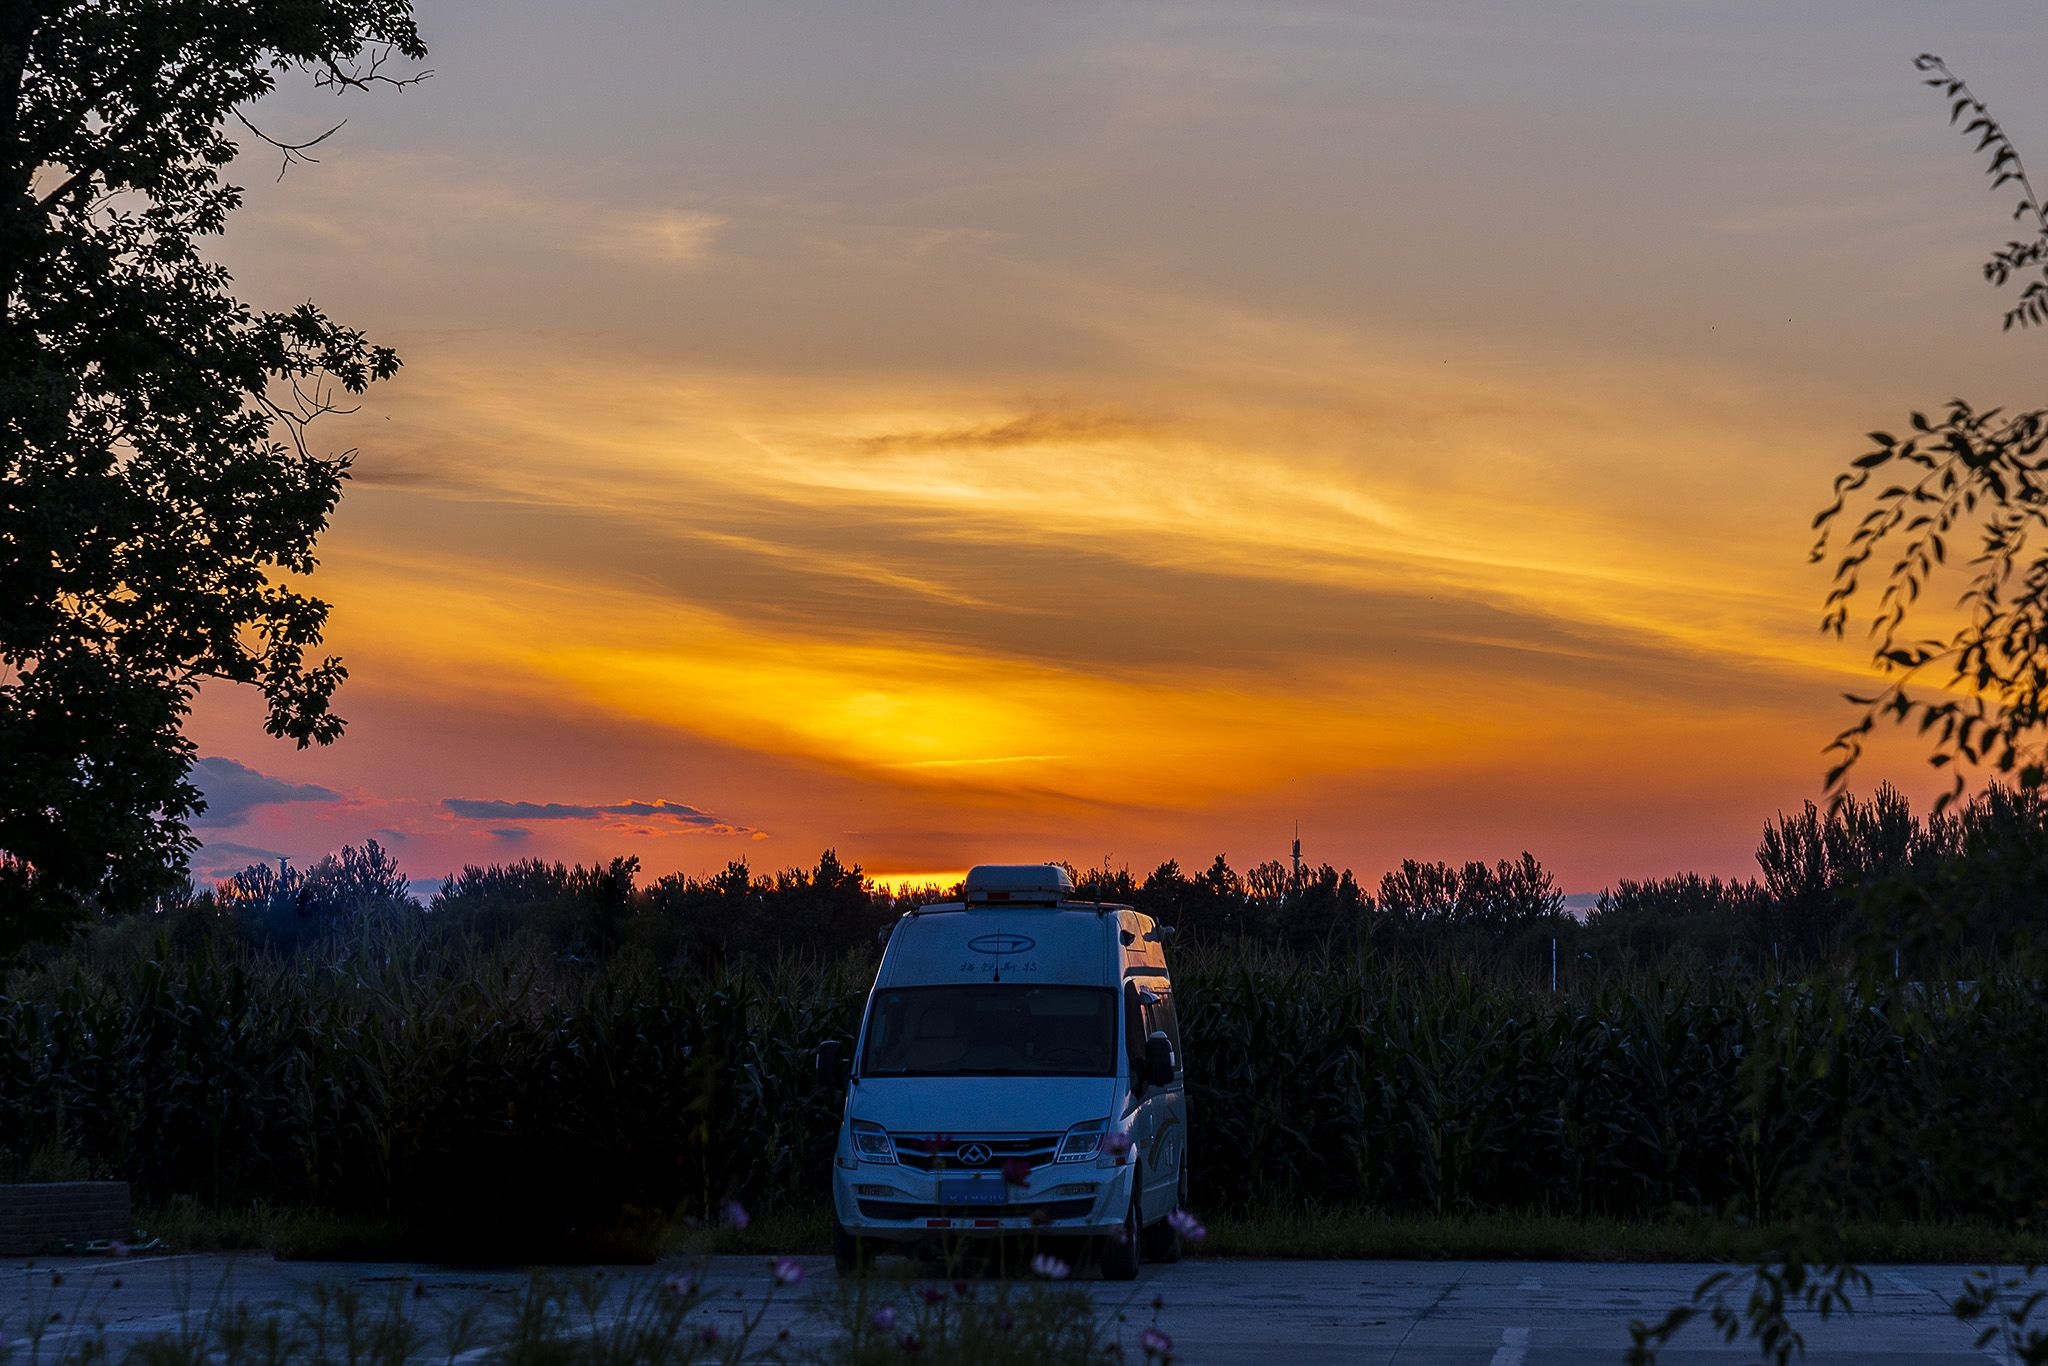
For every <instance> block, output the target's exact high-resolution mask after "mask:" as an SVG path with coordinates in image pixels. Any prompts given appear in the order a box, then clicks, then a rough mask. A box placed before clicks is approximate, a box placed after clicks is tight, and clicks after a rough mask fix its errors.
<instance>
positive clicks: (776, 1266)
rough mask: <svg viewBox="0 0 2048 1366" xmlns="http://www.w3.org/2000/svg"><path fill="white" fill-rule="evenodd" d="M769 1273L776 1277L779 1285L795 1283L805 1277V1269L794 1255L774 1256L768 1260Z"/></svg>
mask: <svg viewBox="0 0 2048 1366" xmlns="http://www.w3.org/2000/svg"><path fill="white" fill-rule="evenodd" d="M768 1274H769V1275H771V1276H773V1277H774V1278H775V1283H776V1284H777V1285H795V1284H796V1283H797V1282H798V1281H800V1280H802V1279H803V1278H804V1269H803V1268H802V1267H800V1266H798V1265H797V1262H796V1258H794V1257H772V1258H770V1259H769V1261H768Z"/></svg>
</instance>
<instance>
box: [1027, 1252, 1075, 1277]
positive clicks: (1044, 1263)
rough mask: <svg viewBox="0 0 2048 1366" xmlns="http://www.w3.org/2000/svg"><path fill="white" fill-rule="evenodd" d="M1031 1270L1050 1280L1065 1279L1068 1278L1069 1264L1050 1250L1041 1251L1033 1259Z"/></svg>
mask: <svg viewBox="0 0 2048 1366" xmlns="http://www.w3.org/2000/svg"><path fill="white" fill-rule="evenodd" d="M1031 1270H1032V1272H1033V1273H1034V1274H1035V1275H1039V1276H1043V1277H1044V1278H1045V1279H1046V1280H1049V1281H1063V1280H1065V1279H1066V1278H1067V1271H1068V1267H1067V1264H1066V1263H1065V1262H1063V1261H1061V1260H1060V1259H1059V1258H1057V1257H1055V1256H1053V1255H1052V1254H1051V1253H1049V1252H1041V1253H1039V1254H1038V1255H1037V1256H1036V1257H1033V1258H1032V1259H1031Z"/></svg>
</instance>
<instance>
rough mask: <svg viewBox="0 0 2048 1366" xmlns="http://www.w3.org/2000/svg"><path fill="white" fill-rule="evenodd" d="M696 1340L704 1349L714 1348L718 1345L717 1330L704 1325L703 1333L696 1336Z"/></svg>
mask: <svg viewBox="0 0 2048 1366" xmlns="http://www.w3.org/2000/svg"><path fill="white" fill-rule="evenodd" d="M697 1340H698V1341H699V1342H701V1343H703V1344H704V1345H705V1346H706V1347H716V1346H717V1345H718V1330H717V1329H716V1328H713V1327H710V1326H709V1325H706V1326H705V1329H704V1331H703V1332H701V1333H699V1334H697Z"/></svg>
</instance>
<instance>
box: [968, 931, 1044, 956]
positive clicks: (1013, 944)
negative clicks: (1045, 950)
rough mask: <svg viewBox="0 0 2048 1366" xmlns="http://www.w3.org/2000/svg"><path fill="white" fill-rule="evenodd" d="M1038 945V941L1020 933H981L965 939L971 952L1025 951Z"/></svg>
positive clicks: (999, 952) (1002, 952)
mask: <svg viewBox="0 0 2048 1366" xmlns="http://www.w3.org/2000/svg"><path fill="white" fill-rule="evenodd" d="M1037 947H1038V941H1037V940H1036V939H1033V938H1031V937H1030V936H1029V935H1022V934H981V935H976V936H975V937H974V938H972V939H970V940H968V941H967V948H968V950H969V952H972V953H994V954H1007V953H1026V952H1029V951H1030V950H1032V949H1035V948H1037Z"/></svg>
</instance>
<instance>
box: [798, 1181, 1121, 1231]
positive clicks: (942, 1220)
mask: <svg viewBox="0 0 2048 1366" xmlns="http://www.w3.org/2000/svg"><path fill="white" fill-rule="evenodd" d="M1077 1165H1078V1164H1077ZM1132 1171H1133V1169H1132V1168H1130V1167H1119V1168H1114V1169H1112V1170H1108V1171H1102V1170H1099V1169H1097V1168H1094V1167H1080V1168H1079V1169H1075V1168H1073V1167H1055V1166H1047V1167H1041V1168H1039V1169H1038V1170H1036V1171H1034V1172H1032V1173H1031V1179H1030V1181H1029V1182H1027V1183H1026V1184H1025V1185H1022V1186H1011V1187H1008V1188H1006V1191H1005V1194H1006V1195H1007V1197H1008V1199H1007V1200H1006V1202H1005V1203H1003V1204H1000V1205H983V1204H974V1205H960V1204H953V1205H949V1204H945V1203H942V1202H941V1200H940V1198H939V1179H940V1178H939V1177H938V1176H936V1175H933V1174H929V1173H925V1172H919V1171H913V1170H910V1169H907V1168H905V1167H902V1166H896V1165H891V1164H888V1163H876V1162H862V1163H860V1164H858V1165H857V1166H856V1167H854V1168H853V1169H852V1170H848V1169H846V1168H845V1167H843V1166H842V1167H837V1168H835V1169H834V1171H833V1174H832V1206H833V1210H834V1212H835V1213H836V1214H837V1216H838V1219H839V1226H840V1227H841V1228H843V1229H845V1230H846V1231H847V1232H848V1233H851V1234H855V1235H857V1236H859V1237H862V1238H875V1239H882V1240H886V1241H890V1242H906V1243H908V1242H922V1241H926V1240H929V1239H930V1238H932V1237H933V1236H934V1235H956V1234H964V1235H967V1236H970V1237H973V1236H980V1237H999V1236H1003V1235H1009V1234H1022V1233H1039V1234H1046V1235H1065V1236H1069V1237H1072V1236H1075V1235H1095V1234H1107V1233H1112V1232H1114V1231H1115V1230H1117V1229H1119V1228H1121V1227H1122V1226H1123V1221H1124V1212H1125V1211H1126V1210H1127V1209H1129V1208H1130V1203H1131V1174H1132ZM952 1175H956V1176H957V1175H959V1173H957V1172H955V1173H952Z"/></svg>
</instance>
